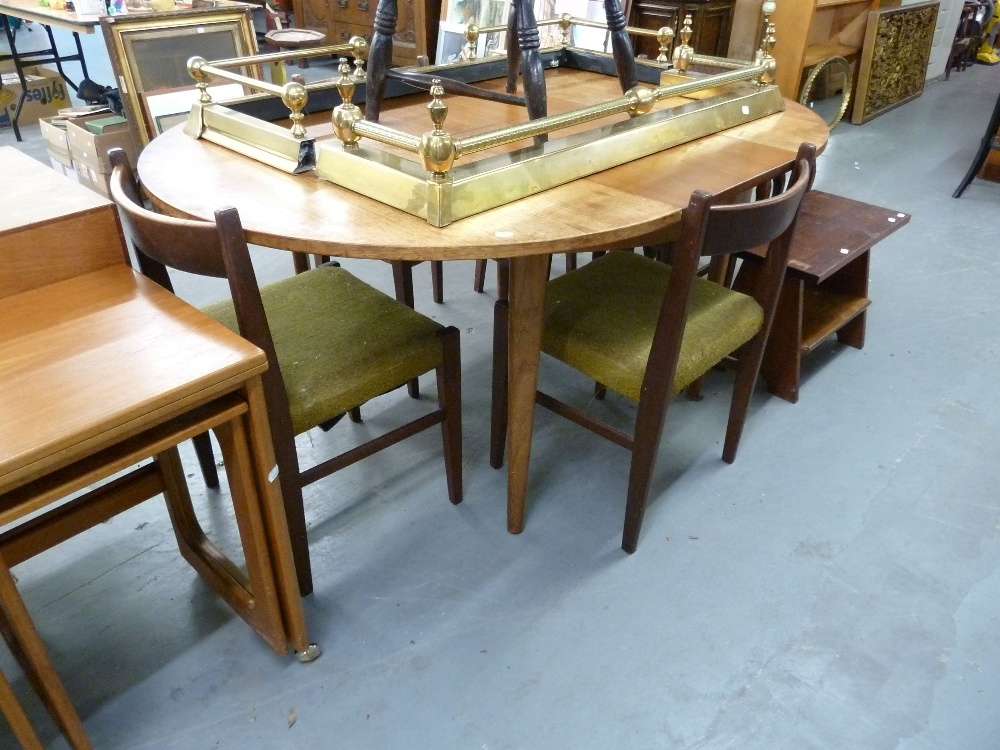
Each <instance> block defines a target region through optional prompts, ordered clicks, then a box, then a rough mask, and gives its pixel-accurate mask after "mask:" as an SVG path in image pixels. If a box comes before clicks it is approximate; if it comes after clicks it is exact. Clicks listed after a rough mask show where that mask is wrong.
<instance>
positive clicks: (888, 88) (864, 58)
mask: <svg viewBox="0 0 1000 750" xmlns="http://www.w3.org/2000/svg"><path fill="white" fill-rule="evenodd" d="M937 14H938V3H937V1H936V0H935V1H934V2H926V3H919V4H916V5H906V6H903V7H901V8H887V9H884V10H875V11H872V12H871V13H870V14H869V16H868V30H867V32H866V33H865V46H864V49H863V51H862V54H861V69H860V72H859V73H858V89H857V96H856V99H855V104H854V111H853V114H852V115H851V122H853V123H854V124H855V125H860V124H861V123H863V122H867V121H868V120H870V119H871V118H873V117H876V116H878V115H880V114H882V113H883V112H886V111H888V110H890V109H892V108H893V107H898V106H899V105H900V104H903V103H905V102H908V101H910V100H911V99H915V98H916V97H918V96H920V94H921V93H923V90H924V80H925V79H926V77H927V61H928V60H929V59H930V54H931V43H932V42H933V40H934V28H935V26H936V25H937Z"/></svg>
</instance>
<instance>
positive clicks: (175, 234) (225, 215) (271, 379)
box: [111, 150, 462, 596]
mask: <svg viewBox="0 0 1000 750" xmlns="http://www.w3.org/2000/svg"><path fill="white" fill-rule="evenodd" d="M111 161H112V165H113V167H114V169H113V173H112V180H111V193H112V197H113V198H114V199H115V201H116V202H117V203H118V205H119V208H120V209H121V212H122V218H123V221H124V223H125V224H126V227H127V230H128V233H129V234H130V235H131V239H132V242H133V246H134V248H135V250H136V256H137V258H138V260H139V265H140V268H141V269H142V272H143V273H144V274H145V275H146V276H148V277H149V278H151V279H152V280H153V281H155V282H157V283H158V284H160V285H161V286H163V287H164V288H166V289H169V290H171V291H173V289H172V284H171V282H170V277H169V276H168V274H167V266H170V267H172V268H177V269H179V270H183V271H187V272H188V273H195V274H199V275H203V276H213V277H216V278H227V279H228V280H229V288H230V292H231V293H232V297H233V304H234V307H235V309H236V317H237V320H238V323H239V328H240V335H242V336H243V337H244V338H246V339H247V340H249V341H250V342H251V343H253V344H255V345H256V346H258V347H259V348H260V349H262V350H263V351H264V353H265V354H266V355H267V360H268V364H269V367H268V369H267V371H266V372H265V373H264V374H263V375H262V376H261V381H262V383H263V388H264V398H265V401H266V403H267V413H268V421H269V422H270V426H271V432H272V435H273V442H274V454H275V459H276V461H277V469H278V480H279V482H280V485H281V492H282V498H283V501H284V506H285V513H286V516H287V518H288V530H289V536H290V537H291V542H292V552H293V555H294V558H295V567H296V573H297V575H298V581H299V589H300V592H301V593H302V595H303V596H304V595H306V594H309V593H311V592H312V588H313V585H312V570H311V564H310V562H309V546H308V538H307V534H306V520H305V509H304V507H303V498H302V489H303V487H305V486H306V485H308V484H311V483H312V482H315V481H317V480H319V479H322V478H323V477H327V476H329V475H330V474H333V473H335V472H337V471H339V470H340V469H343V468H345V467H347V466H350V465H351V464H353V463H356V462H357V461H360V460H361V459H363V458H367V457H368V456H370V455H373V454H374V453H377V452H378V451H380V450H382V449H383V448H387V447H389V446H390V445H394V444H396V443H398V442H400V441H401V440H404V439H406V438H408V437H410V436H411V435H415V434H416V433H418V432H421V431H423V430H425V429H428V428H430V427H433V426H434V425H438V424H440V425H441V432H442V438H443V441H444V460H445V473H446V478H447V484H448V497H449V499H450V500H451V502H452V503H453V504H458V503H460V502H461V501H462V408H461V377H462V371H461V359H460V351H459V332H458V329H457V328H455V327H453V326H448V327H444V326H442V327H441V328H440V329H439V330H438V337H439V339H440V341H441V347H442V359H441V364H440V365H439V366H438V368H437V384H438V401H439V408H438V409H436V410H434V411H432V412H430V413H429V414H425V415H424V416H422V417H419V418H417V419H415V420H413V421H411V422H408V423H407V424H404V425H402V426H401V427H397V428H395V429H394V430H391V431H390V432H388V433H385V434H383V435H380V436H378V437H376V438H373V439H372V440H369V441H367V442H365V443H363V444H361V445H359V446H356V447H355V448H352V449H350V450H348V451H346V452H344V453H342V454H340V455H338V456H334V457H333V458H330V459H327V460H326V461H323V462H322V463H319V464H317V465H315V466H312V467H309V468H308V469H305V470H302V469H300V467H299V461H298V454H297V452H296V449H295V431H294V429H293V426H292V415H291V411H290V408H289V405H288V398H287V395H286V392H285V383H284V379H283V378H282V375H281V367H280V365H279V362H278V357H277V354H276V352H275V349H274V342H273V341H272V339H271V331H270V328H269V326H268V322H267V317H266V315H265V313H264V305H263V302H262V300H261V297H260V290H259V289H258V287H257V281H256V277H255V275H254V270H253V266H252V265H251V262H250V253H249V250H248V248H247V243H246V239H245V237H244V234H243V227H242V225H241V223H240V219H239V215H238V214H237V212H236V209H233V208H229V209H224V210H221V211H217V212H216V214H215V218H216V223H215V224H211V223H207V222H201V221H188V220H182V219H172V218H168V217H165V216H161V215H158V214H155V213H152V212H151V211H148V210H146V209H145V208H143V204H142V197H141V195H140V193H139V188H138V185H137V184H136V182H135V178H134V177H133V174H132V170H131V168H130V167H129V165H128V162H127V160H126V159H125V154H124V152H122V151H120V150H115V151H113V152H112V154H111ZM399 385H403V384H402V383H400V384H399ZM358 407H360V404H359V405H358ZM350 414H351V419H352V420H354V421H359V420H360V411H359V410H358V408H357V407H355V408H353V409H351V410H350ZM341 416H343V415H341ZM339 419H340V417H337V418H335V419H333V420H331V421H330V422H326V423H323V424H322V425H317V426H320V427H323V428H325V429H329V428H330V427H332V426H333V424H335V423H336V422H337V421H338V420H339ZM198 440H199V442H201V443H202V447H201V449H200V450H201V451H202V455H204V452H205V450H206V447H205V443H206V440H207V435H202V436H200V437H199V439H198ZM207 451H208V454H209V455H210V454H211V447H210V445H209V446H208V447H207Z"/></svg>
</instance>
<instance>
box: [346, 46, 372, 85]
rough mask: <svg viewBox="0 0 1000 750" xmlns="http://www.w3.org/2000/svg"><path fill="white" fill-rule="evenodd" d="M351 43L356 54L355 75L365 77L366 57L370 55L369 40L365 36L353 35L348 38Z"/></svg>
mask: <svg viewBox="0 0 1000 750" xmlns="http://www.w3.org/2000/svg"><path fill="white" fill-rule="evenodd" d="M348 44H350V45H351V47H352V50H351V52H352V53H353V54H354V73H353V75H354V77H355V78H358V79H364V77H365V57H367V56H368V42H367V41H366V40H365V38H364V37H363V36H352V37H351V38H350V39H349V40H348Z"/></svg>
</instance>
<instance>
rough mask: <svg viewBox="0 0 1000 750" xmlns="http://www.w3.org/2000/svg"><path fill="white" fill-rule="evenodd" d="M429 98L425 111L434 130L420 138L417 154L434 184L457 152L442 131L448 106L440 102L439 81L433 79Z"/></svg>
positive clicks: (445, 170) (440, 89)
mask: <svg viewBox="0 0 1000 750" xmlns="http://www.w3.org/2000/svg"><path fill="white" fill-rule="evenodd" d="M431 96H432V97H434V98H433V99H432V100H431V103H430V104H428V105H427V110H428V111H429V112H430V115H431V122H432V123H433V124H434V130H432V131H431V132H429V133H424V134H423V135H422V136H420V145H419V146H418V147H417V153H418V154H420V161H421V163H422V164H423V165H424V169H426V170H427V171H428V172H431V173H432V174H433V179H434V181H435V182H441V181H442V180H443V178H444V177H445V175H446V174H447V172H448V170H449V169H451V165H452V164H453V163H454V162H455V157H456V156H457V152H456V149H455V141H454V140H453V139H452V137H451V135H450V134H449V133H448V132H447V131H446V130H445V129H444V121H445V119H446V118H447V117H448V105H447V104H445V103H444V102H443V101H442V100H441V97H442V96H444V88H443V87H442V86H441V81H440V79H434V85H433V86H431Z"/></svg>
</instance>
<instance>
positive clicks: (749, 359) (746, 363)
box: [722, 331, 767, 464]
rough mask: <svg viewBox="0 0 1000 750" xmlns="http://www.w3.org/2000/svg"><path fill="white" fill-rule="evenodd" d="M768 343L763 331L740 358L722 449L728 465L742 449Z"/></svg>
mask: <svg viewBox="0 0 1000 750" xmlns="http://www.w3.org/2000/svg"><path fill="white" fill-rule="evenodd" d="M766 343H767V332H766V331H761V332H760V333H758V334H757V335H756V336H755V337H754V338H753V340H752V341H751V342H750V345H749V346H748V347H747V348H746V350H745V351H744V352H741V353H740V356H739V361H740V366H739V369H738V370H737V371H736V384H735V385H734V386H733V402H732V404H731V405H730V407H729V423H728V424H727V425H726V442H725V444H724V445H723V447H722V460H723V461H725V462H726V463H727V464H731V463H732V462H733V461H735V460H736V451H737V449H739V447H740V438H741V437H742V436H743V425H744V423H745V422H746V418H747V410H748V409H749V407H750V397H751V396H752V395H753V389H754V386H755V385H756V384H757V374H758V373H759V372H760V363H761V360H762V359H763V358H764V345H765V344H766Z"/></svg>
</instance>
